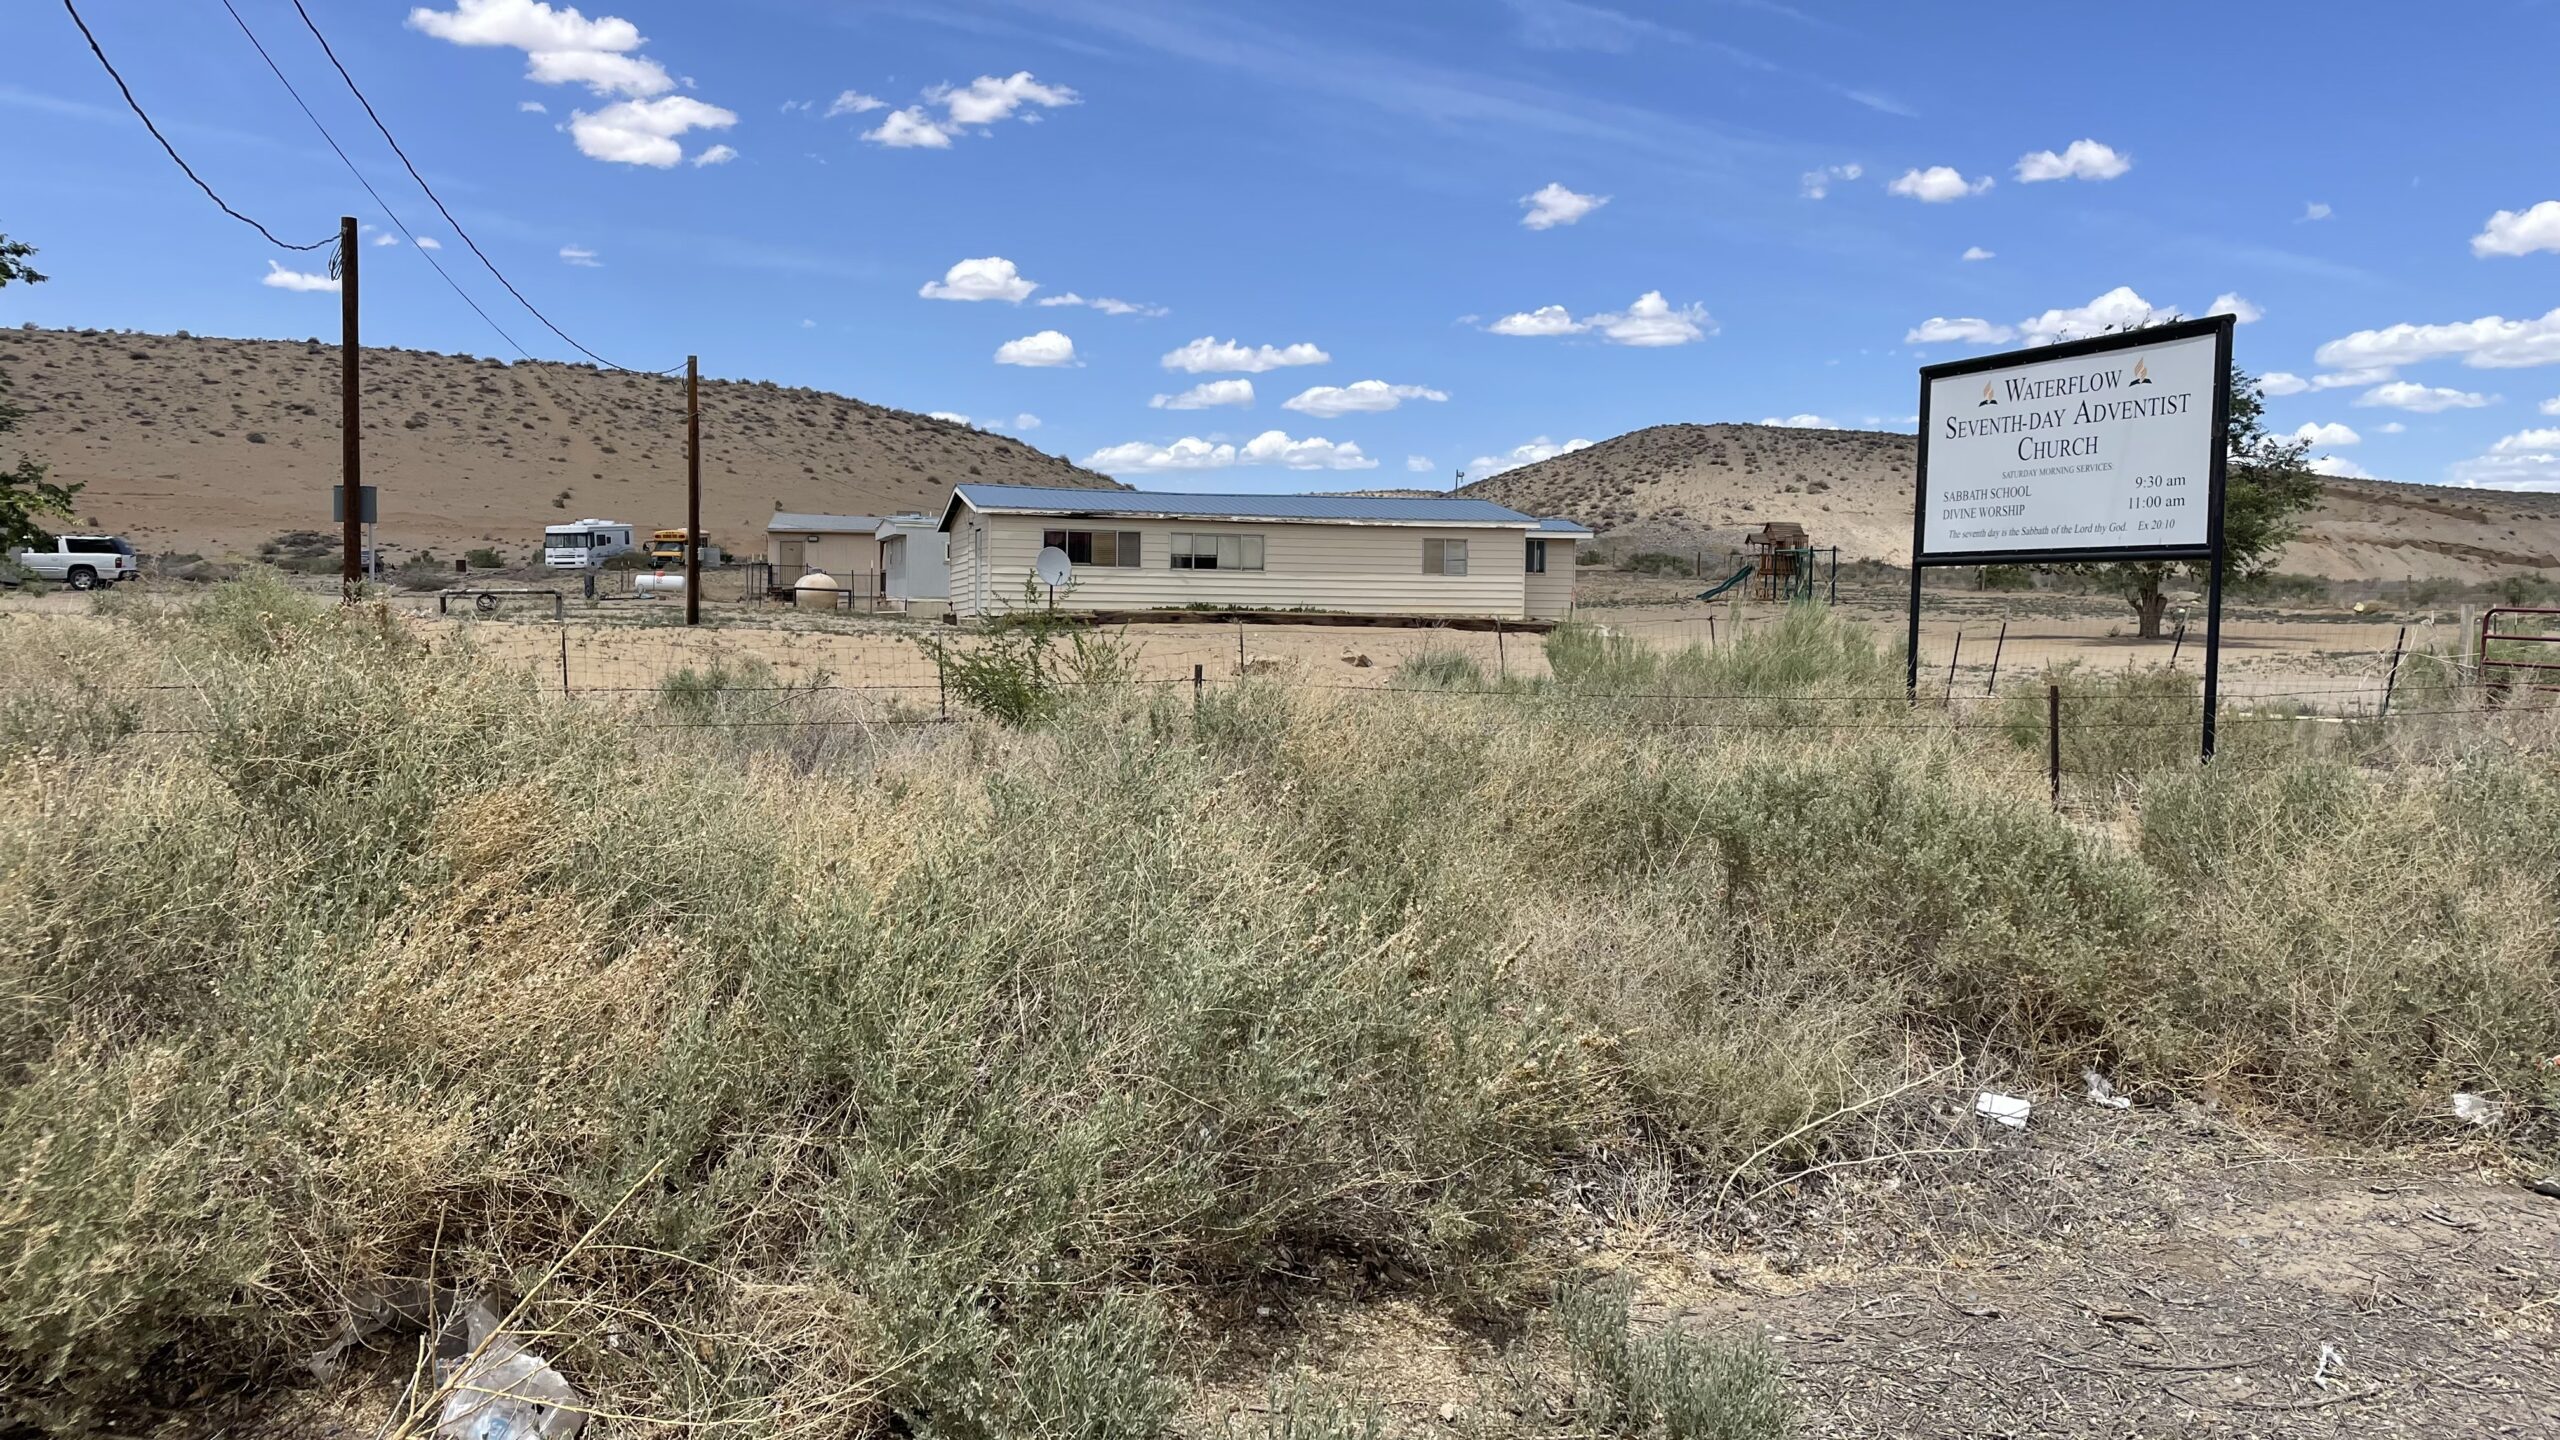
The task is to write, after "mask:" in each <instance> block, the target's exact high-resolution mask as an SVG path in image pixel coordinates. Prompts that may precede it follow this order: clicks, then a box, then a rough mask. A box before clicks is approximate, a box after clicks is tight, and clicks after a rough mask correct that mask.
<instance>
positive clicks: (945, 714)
mask: <svg viewBox="0 0 2560 1440" xmlns="http://www.w3.org/2000/svg"><path fill="white" fill-rule="evenodd" d="M933 698H934V704H936V705H937V706H939V707H940V708H941V710H942V718H943V719H945V720H948V719H950V718H951V682H950V680H949V678H948V677H947V676H946V674H945V672H944V670H943V668H942V657H941V656H940V655H936V656H934V657H933Z"/></svg>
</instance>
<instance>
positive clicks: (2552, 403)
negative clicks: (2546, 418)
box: [2534, 395, 2560, 415]
mask: <svg viewBox="0 0 2560 1440" xmlns="http://www.w3.org/2000/svg"><path fill="white" fill-rule="evenodd" d="M2534 408H2536V409H2538V410H2540V411H2541V412H2542V413H2543V414H2545V415H2560V395H2554V396H2552V397H2551V398H2550V399H2548V400H2545V401H2543V402H2542V403H2541V404H2540V405H2538V406H2536V407H2534Z"/></svg>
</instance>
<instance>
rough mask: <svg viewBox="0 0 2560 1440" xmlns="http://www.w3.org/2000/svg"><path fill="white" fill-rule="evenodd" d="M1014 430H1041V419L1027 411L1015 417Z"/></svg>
mask: <svg viewBox="0 0 2560 1440" xmlns="http://www.w3.org/2000/svg"><path fill="white" fill-rule="evenodd" d="M1012 428H1013V429H1016V430H1037V429H1039V428H1040V417H1039V416H1037V415H1034V414H1032V413H1031V412H1030V411H1028V410H1025V411H1023V412H1022V413H1021V414H1019V415H1016V416H1014V417H1013V425H1012Z"/></svg>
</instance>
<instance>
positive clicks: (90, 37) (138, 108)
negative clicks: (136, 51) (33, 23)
mask: <svg viewBox="0 0 2560 1440" xmlns="http://www.w3.org/2000/svg"><path fill="white" fill-rule="evenodd" d="M62 8H63V9H64V10H66V11H69V12H70V14H71V23H72V24H74V25H77V26H79V27H80V38H82V39H83V40H86V41H88V42H89V53H90V54H92V55H95V56H97V57H98V63H99V64H100V65H103V66H105V67H106V71H107V78H108V79H110V80H113V81H114V82H116V89H118V90H119V91H122V92H123V94H124V103H125V104H126V106H127V107H129V108H130V109H131V110H132V111H133V113H134V116H135V118H137V119H139V120H140V121H141V122H142V128H143V129H145V130H148V131H150V132H151V138H152V139H154V140H157V141H159V142H160V148H161V149H163V150H166V151H168V152H169V158H170V159H172V160H175V161H176V162H178V168H179V169H181V170H184V171H185V172H187V178H188V179H190V180H193V181H194V182H196V188H197V189H199V190H201V191H203V192H204V193H205V198H206V199H209V200H211V201H212V202H213V203H214V204H215V205H217V206H219V207H221V210H222V213H223V214H225V215H228V216H230V217H231V218H232V219H234V220H237V221H239V222H240V223H241V224H243V225H246V226H248V227H249V228H250V229H252V230H255V231H257V232H258V233H259V234H261V235H264V236H265V237H267V243H269V244H271V245H275V246H278V247H280V248H282V249H286V250H325V249H327V248H328V247H329V246H330V245H331V244H333V243H335V242H336V239H337V237H336V236H334V235H333V236H331V237H329V239H327V240H315V241H313V242H312V243H311V244H308V245H296V244H294V243H293V242H292V241H290V240H279V239H277V238H276V232H274V231H273V230H270V229H268V228H267V227H266V226H264V225H261V224H259V223H258V222H257V221H255V220H252V219H250V218H249V217H248V216H246V215H243V214H241V213H240V212H239V211H237V210H234V209H232V208H231V203H230V202H229V201H227V200H225V199H223V198H222V197H221V196H220V195H217V194H215V193H214V190H213V187H212V186H210V185H207V184H206V183H204V177H203V176H201V175H198V174H197V173H196V172H195V167H194V166H192V165H189V164H188V163H187V161H186V157H185V156H183V155H180V154H179V153H178V147H177V146H175V145H172V144H170V143H169V137H168V136H166V135H163V134H161V133H160V127H159V126H157V125H154V124H152V123H151V116H150V115H149V114H148V113H146V112H145V111H144V110H143V108H142V102H141V101H139V100H136V99H134V98H133V87H132V86H130V85H127V84H125V83H124V77H123V76H122V75H119V74H117V73H116V67H115V63H114V62H113V61H111V60H109V59H107V52H106V50H105V49H104V48H103V47H101V46H100V45H99V44H98V37H97V36H96V35H95V34H94V33H92V32H91V31H90V29H89V22H88V21H86V20H83V19H81V18H80V12H79V10H78V9H77V8H75V7H74V6H73V5H72V3H71V0H62Z"/></svg>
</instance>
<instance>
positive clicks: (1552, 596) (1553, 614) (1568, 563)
mask: <svg viewBox="0 0 2560 1440" xmlns="http://www.w3.org/2000/svg"><path fill="white" fill-rule="evenodd" d="M1528 548H1529V547H1528V546H1527V545H1525V544H1524V545H1522V546H1521V547H1520V549H1521V555H1522V563H1523V564H1524V565H1525V564H1526V563H1527V555H1528ZM1574 558H1575V557H1574V553H1573V542H1572V541H1571V540H1559V539H1555V538H1553V537H1548V539H1547V573H1546V574H1544V575H1530V576H1526V577H1524V580H1523V585H1524V588H1525V589H1526V591H1527V597H1528V602H1529V618H1530V619H1532V620H1561V619H1563V618H1564V617H1565V616H1567V615H1570V614H1572V613H1573V562H1574Z"/></svg>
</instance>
